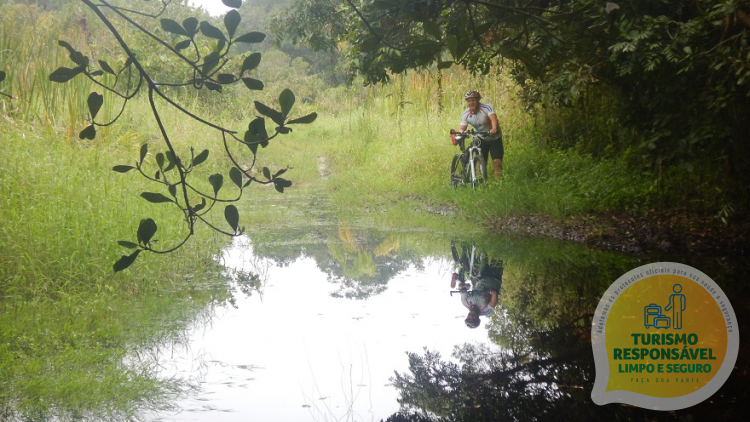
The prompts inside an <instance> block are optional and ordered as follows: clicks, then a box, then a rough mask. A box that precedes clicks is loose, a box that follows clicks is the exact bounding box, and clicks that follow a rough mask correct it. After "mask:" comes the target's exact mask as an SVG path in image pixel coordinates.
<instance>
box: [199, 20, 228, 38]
mask: <svg viewBox="0 0 750 422" xmlns="http://www.w3.org/2000/svg"><path fill="white" fill-rule="evenodd" d="M200 29H201V33H202V34H203V35H205V36H207V37H208V38H215V39H217V40H224V41H226V40H227V37H225V36H224V34H223V33H222V32H221V30H220V29H219V28H217V27H215V26H213V25H211V24H210V23H208V22H206V21H203V22H201V24H200Z"/></svg>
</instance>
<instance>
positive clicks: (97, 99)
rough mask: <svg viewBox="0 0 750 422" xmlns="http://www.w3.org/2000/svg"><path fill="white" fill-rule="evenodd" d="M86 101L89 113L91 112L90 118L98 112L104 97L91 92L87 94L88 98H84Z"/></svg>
mask: <svg viewBox="0 0 750 422" xmlns="http://www.w3.org/2000/svg"><path fill="white" fill-rule="evenodd" d="M86 102H87V103H88V105H89V113H91V120H93V119H95V118H96V115H97V114H98V113H99V110H100V109H101V108H102V104H103V103H104V97H103V96H102V95H101V94H99V93H97V92H92V93H91V94H89V98H88V99H87V100H86Z"/></svg>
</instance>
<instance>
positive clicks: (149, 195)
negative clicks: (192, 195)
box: [141, 192, 174, 204]
mask: <svg viewBox="0 0 750 422" xmlns="http://www.w3.org/2000/svg"><path fill="white" fill-rule="evenodd" d="M141 196H142V197H143V199H145V200H146V201H148V202H151V203H152V204H161V203H164V202H174V201H173V200H172V199H170V198H167V197H166V196H164V195H162V194H160V193H156V192H143V193H141Z"/></svg>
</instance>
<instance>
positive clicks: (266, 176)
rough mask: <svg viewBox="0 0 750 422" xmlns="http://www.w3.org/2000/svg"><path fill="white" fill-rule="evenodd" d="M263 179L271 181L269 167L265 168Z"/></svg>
mask: <svg viewBox="0 0 750 422" xmlns="http://www.w3.org/2000/svg"><path fill="white" fill-rule="evenodd" d="M262 171H263V177H265V178H266V179H268V180H271V170H269V169H268V167H263V170H262Z"/></svg>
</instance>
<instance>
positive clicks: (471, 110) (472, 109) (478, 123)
mask: <svg viewBox="0 0 750 422" xmlns="http://www.w3.org/2000/svg"><path fill="white" fill-rule="evenodd" d="M481 99H482V95H481V94H480V93H479V91H473V90H472V91H469V92H467V93H466V95H464V100H466V105H467V106H468V108H467V109H466V110H465V111H464V113H463V114H462V115H461V123H460V124H459V126H458V130H459V131H461V132H463V131H465V130H466V128H467V127H468V125H471V126H472V127H473V128H474V129H476V130H477V131H479V132H488V133H489V136H488V137H486V138H484V139H482V146H481V148H482V156H483V157H484V162H485V163H487V162H489V160H488V159H489V155H490V153H492V167H494V169H495V178H496V179H500V178H501V177H502V175H503V155H504V154H505V149H504V148H503V133H502V131H501V130H500V125H499V124H498V122H497V114H495V110H494V109H493V108H492V106H491V105H489V104H484V103H481V102H479V100H481Z"/></svg>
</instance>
